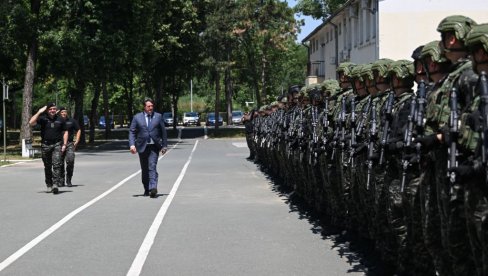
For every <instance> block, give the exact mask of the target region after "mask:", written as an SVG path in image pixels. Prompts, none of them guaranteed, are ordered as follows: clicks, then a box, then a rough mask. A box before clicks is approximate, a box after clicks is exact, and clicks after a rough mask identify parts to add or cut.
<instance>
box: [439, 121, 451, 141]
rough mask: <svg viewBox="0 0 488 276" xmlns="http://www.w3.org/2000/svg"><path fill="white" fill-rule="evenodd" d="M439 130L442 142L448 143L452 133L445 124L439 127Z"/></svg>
mask: <svg viewBox="0 0 488 276" xmlns="http://www.w3.org/2000/svg"><path fill="white" fill-rule="evenodd" d="M439 132H440V133H441V134H442V142H443V143H444V144H446V145H449V144H450V143H451V141H452V135H451V131H450V130H449V127H448V126H447V125H445V126H443V127H442V128H441V129H439Z"/></svg>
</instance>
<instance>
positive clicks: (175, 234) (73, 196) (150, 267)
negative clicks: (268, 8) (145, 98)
mask: <svg viewBox="0 0 488 276" xmlns="http://www.w3.org/2000/svg"><path fill="white" fill-rule="evenodd" d="M170 149H171V150H170V151H169V152H168V153H167V154H166V155H165V156H163V157H162V158H161V159H160V161H159V163H158V170H159V187H158V191H159V194H158V197H157V198H156V199H151V198H148V197H143V196H142V192H143V189H142V184H141V183H140V172H139V161H138V157H137V155H132V154H130V153H129V151H128V148H127V141H117V142H111V143H109V144H106V145H103V146H100V148H98V149H97V150H91V151H83V152H79V153H78V155H77V157H76V165H75V175H74V177H73V184H74V187H72V188H61V192H60V194H58V195H53V194H48V193H46V192H45V186H44V174H43V165H42V161H41V160H35V161H31V162H25V163H18V164H15V165H13V166H9V167H3V168H0V183H1V184H0V210H1V212H0V275H267V276H269V275H365V274H366V273H365V271H366V268H365V267H364V266H362V265H361V264H360V263H359V261H360V259H358V258H357V256H355V254H353V253H351V252H349V251H348V248H347V244H340V243H338V242H337V241H336V240H334V239H328V238H326V237H325V236H324V235H323V234H322V229H321V228H320V226H319V225H317V224H316V223H314V222H313V221H312V220H310V218H309V217H307V215H306V214H304V213H303V212H301V211H299V210H297V208H295V206H294V205H293V204H291V203H290V200H289V198H288V197H287V195H286V194H283V193H281V192H279V191H278V190H277V188H276V185H275V184H274V183H273V182H272V181H271V180H270V179H269V178H268V177H267V176H266V175H264V174H263V173H262V172H261V171H260V170H259V169H258V167H257V165H255V164H254V163H252V162H249V161H247V160H246V159H245V157H246V156H247V155H248V149H247V147H246V146H245V141H244V140H243V139H208V140H204V139H185V140H181V141H176V140H172V141H171V146H170Z"/></svg>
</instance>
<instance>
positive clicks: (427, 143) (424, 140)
mask: <svg viewBox="0 0 488 276" xmlns="http://www.w3.org/2000/svg"><path fill="white" fill-rule="evenodd" d="M414 142H415V143H420V144H421V145H422V149H423V150H430V149H432V148H433V147H435V146H436V145H438V144H439V140H437V134H431V135H426V136H422V137H417V138H415V140H414Z"/></svg>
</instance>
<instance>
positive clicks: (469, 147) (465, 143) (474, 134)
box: [457, 95, 481, 153]
mask: <svg viewBox="0 0 488 276" xmlns="http://www.w3.org/2000/svg"><path fill="white" fill-rule="evenodd" d="M480 101H481V98H480V96H479V95H476V97H475V98H474V99H473V101H472V102H471V105H470V106H469V107H468V108H467V109H466V111H465V112H464V113H462V114H461V118H460V126H459V138H458V141H457V142H458V144H459V145H460V146H461V147H462V148H460V151H461V152H466V151H467V152H469V153H474V152H475V150H476V146H477V145H478V143H479V141H480V133H479V132H478V130H477V129H472V128H471V127H470V126H469V125H468V124H467V118H468V116H469V115H470V113H471V112H473V111H475V110H477V109H478V108H479V105H480Z"/></svg>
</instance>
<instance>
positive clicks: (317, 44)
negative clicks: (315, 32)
mask: <svg viewBox="0 0 488 276" xmlns="http://www.w3.org/2000/svg"><path fill="white" fill-rule="evenodd" d="M315 50H316V51H318V50H319V40H318V39H317V40H315Z"/></svg>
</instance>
